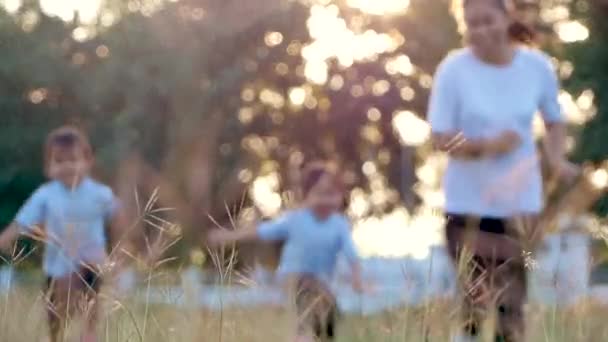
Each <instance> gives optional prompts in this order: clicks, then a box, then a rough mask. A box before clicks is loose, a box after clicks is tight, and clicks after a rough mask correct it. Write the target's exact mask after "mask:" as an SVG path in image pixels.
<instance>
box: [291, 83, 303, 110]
mask: <svg viewBox="0 0 608 342" xmlns="http://www.w3.org/2000/svg"><path fill="white" fill-rule="evenodd" d="M305 100H306V89H304V88H302V87H296V88H291V89H290V90H289V101H290V102H291V103H292V104H293V105H294V106H298V107H299V106H301V105H303V104H304V101H305Z"/></svg>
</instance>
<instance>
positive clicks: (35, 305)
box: [0, 287, 608, 342]
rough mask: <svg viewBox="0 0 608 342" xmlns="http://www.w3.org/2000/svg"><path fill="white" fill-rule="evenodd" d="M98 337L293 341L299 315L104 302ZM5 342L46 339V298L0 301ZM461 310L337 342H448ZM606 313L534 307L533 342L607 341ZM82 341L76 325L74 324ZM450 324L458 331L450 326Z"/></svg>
mask: <svg viewBox="0 0 608 342" xmlns="http://www.w3.org/2000/svg"><path fill="white" fill-rule="evenodd" d="M104 307H105V309H104V314H103V316H102V317H103V319H102V320H101V324H100V329H99V336H100V341H104V342H127V341H134V342H135V341H150V342H161V341H162V342H171V341H218V342H220V341H226V342H249V341H251V342H256V341H260V342H261V341H265V342H273V341H280V342H283V341H289V340H290V336H291V331H292V327H293V324H294V322H295V319H294V316H293V315H292V314H291V313H290V310H287V309H283V308H260V309H239V310H234V309H231V310H226V311H222V312H205V311H201V310H195V309H186V308H178V307H175V306H166V305H162V306H161V305H146V303H135V302H133V301H131V300H130V299H128V298H127V299H124V300H120V301H119V300H115V299H110V298H107V297H106V298H105V300H104ZM0 308H1V312H0V313H1V315H0V341H2V342H13V341H14V342H20V341H45V337H46V320H45V314H44V311H43V309H44V297H43V296H42V294H41V293H40V291H37V290H36V289H35V288H34V287H31V288H18V289H14V290H13V291H11V292H10V293H9V294H7V295H4V296H3V297H2V298H1V299H0ZM456 311H457V307H456V306H454V305H452V304H445V303H444V304H431V305H428V306H426V307H422V308H415V309H414V308H411V309H403V310H401V311H398V312H387V313H385V314H382V315H376V316H374V317H355V316H348V317H344V319H343V320H342V322H341V324H340V327H339V338H338V341H340V342H347V341H349V342H351V341H352V342H357V341H361V342H363V341H379V342H384V341H386V342H388V341H421V342H422V341H438V342H439V341H448V340H449V339H448V336H449V330H450V328H451V323H452V322H454V317H455V312H456ZM606 317H608V309H606V308H601V307H595V306H593V304H587V305H584V306H581V307H579V308H577V310H574V311H569V312H560V311H556V310H546V309H545V310H542V309H540V308H531V309H530V314H529V316H528V325H529V335H530V337H529V341H556V342H562V341H563V342H571V341H608V325H607V324H605V319H606ZM70 323H71V327H70V331H71V334H70V338H69V339H68V341H70V342H71V341H77V340H78V338H77V336H78V328H77V327H78V324H75V323H78V322H77V321H74V322H70ZM452 327H453V326H452Z"/></svg>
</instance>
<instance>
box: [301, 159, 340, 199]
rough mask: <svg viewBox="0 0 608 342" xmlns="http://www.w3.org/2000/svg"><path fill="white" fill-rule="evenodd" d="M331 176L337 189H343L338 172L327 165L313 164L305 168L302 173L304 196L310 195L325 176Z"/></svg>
mask: <svg viewBox="0 0 608 342" xmlns="http://www.w3.org/2000/svg"><path fill="white" fill-rule="evenodd" d="M326 175H328V176H331V177H332V178H333V181H334V183H335V185H336V188H337V189H341V188H342V187H341V184H340V181H339V179H338V178H339V177H338V175H337V174H336V172H335V171H334V170H333V169H332V168H331V167H330V166H329V165H328V164H327V163H323V162H312V163H310V164H308V165H306V167H305V168H304V170H303V172H302V184H301V186H302V194H303V195H304V196H307V195H308V193H310V191H311V190H312V188H314V187H315V185H317V184H318V183H319V181H320V180H321V178H323V176H326Z"/></svg>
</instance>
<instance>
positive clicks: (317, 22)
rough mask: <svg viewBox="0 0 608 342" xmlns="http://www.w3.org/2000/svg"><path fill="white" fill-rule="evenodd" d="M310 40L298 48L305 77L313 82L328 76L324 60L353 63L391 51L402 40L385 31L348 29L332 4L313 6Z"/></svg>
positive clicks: (321, 82)
mask: <svg viewBox="0 0 608 342" xmlns="http://www.w3.org/2000/svg"><path fill="white" fill-rule="evenodd" d="M307 26H308V31H309V34H310V36H311V38H312V42H311V43H310V44H308V45H306V46H304V48H302V57H304V60H305V75H306V77H307V78H308V79H309V80H310V81H312V82H314V83H317V84H324V83H325V82H327V79H328V75H327V73H328V66H327V62H328V61H329V60H331V59H337V60H338V63H339V64H340V65H341V66H342V67H344V68H346V67H350V66H351V65H352V64H353V63H355V62H361V61H368V60H374V59H375V58H377V56H378V55H379V54H382V53H385V52H392V51H395V50H396V49H397V48H398V47H399V46H400V45H401V44H403V42H402V41H401V40H399V39H397V38H394V37H393V36H391V35H389V34H385V33H378V32H376V31H373V30H367V31H365V32H363V33H361V34H358V33H354V32H353V31H351V30H350V29H349V28H348V27H347V24H346V21H345V20H344V19H343V18H342V17H340V11H339V9H338V7H336V6H335V5H330V6H327V7H325V6H321V5H314V6H312V7H311V9H310V17H309V18H308V20H307Z"/></svg>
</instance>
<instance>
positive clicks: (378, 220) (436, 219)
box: [353, 207, 444, 259]
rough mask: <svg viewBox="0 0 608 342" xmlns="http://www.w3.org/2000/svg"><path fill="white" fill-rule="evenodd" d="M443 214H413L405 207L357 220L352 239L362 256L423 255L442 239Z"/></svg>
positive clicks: (421, 256) (421, 257)
mask: <svg viewBox="0 0 608 342" xmlns="http://www.w3.org/2000/svg"><path fill="white" fill-rule="evenodd" d="M443 223H444V221H443V218H442V217H440V216H436V215H431V214H429V213H420V214H419V215H416V216H415V217H410V215H409V214H408V212H407V210H406V209H405V208H402V207H400V208H397V209H395V210H394V211H392V212H390V213H388V214H386V215H384V216H381V217H371V218H368V219H364V220H360V221H358V222H356V223H355V228H354V230H353V240H354V241H355V244H356V245H357V248H358V250H359V252H360V253H361V255H362V256H363V257H372V256H375V257H387V258H391V257H404V256H411V257H413V258H416V259H424V258H426V257H427V256H428V255H429V252H430V247H431V246H434V245H439V244H441V242H442V238H441V230H442V227H443Z"/></svg>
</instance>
